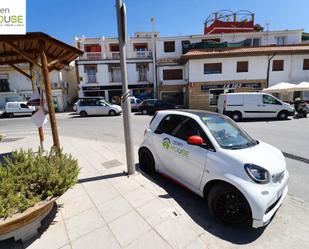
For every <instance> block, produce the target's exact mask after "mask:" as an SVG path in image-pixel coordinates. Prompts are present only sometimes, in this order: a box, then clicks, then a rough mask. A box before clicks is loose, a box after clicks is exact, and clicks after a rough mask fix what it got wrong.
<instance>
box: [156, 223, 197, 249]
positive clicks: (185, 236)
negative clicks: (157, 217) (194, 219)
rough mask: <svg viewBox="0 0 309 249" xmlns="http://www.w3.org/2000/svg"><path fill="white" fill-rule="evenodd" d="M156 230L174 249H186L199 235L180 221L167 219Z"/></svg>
mask: <svg viewBox="0 0 309 249" xmlns="http://www.w3.org/2000/svg"><path fill="white" fill-rule="evenodd" d="M155 229H156V230H157V231H158V233H159V234H160V235H161V236H162V237H163V238H164V239H165V240H166V241H168V242H169V243H170V244H171V245H172V247H173V248H184V247H185V246H187V245H189V244H190V243H191V242H192V241H193V240H194V239H196V238H197V234H196V233H195V232H194V231H193V230H192V229H190V228H189V227H187V226H186V224H185V223H183V222H181V221H179V220H178V219H173V218H169V219H166V220H165V221H163V222H162V223H160V224H159V225H157V226H156V227H155Z"/></svg>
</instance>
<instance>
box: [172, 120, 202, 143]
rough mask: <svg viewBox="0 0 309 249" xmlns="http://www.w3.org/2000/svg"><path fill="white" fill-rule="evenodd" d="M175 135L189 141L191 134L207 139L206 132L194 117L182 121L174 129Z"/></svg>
mask: <svg viewBox="0 0 309 249" xmlns="http://www.w3.org/2000/svg"><path fill="white" fill-rule="evenodd" d="M173 136H175V137H177V138H179V139H182V140H185V141H187V140H188V138H189V137H191V136H200V137H201V138H203V140H204V141H205V140H206V135H205V132H204V131H203V130H202V128H201V127H200V125H199V124H198V123H197V122H196V121H195V120H193V119H192V118H186V119H185V120H184V121H183V122H182V123H180V124H179V125H178V126H177V127H176V129H175V130H174V131H173ZM205 142H206V141H205Z"/></svg>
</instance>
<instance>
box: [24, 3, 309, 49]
mask: <svg viewBox="0 0 309 249" xmlns="http://www.w3.org/2000/svg"><path fill="white" fill-rule="evenodd" d="M26 1H27V31H28V32H29V31H42V32H45V33H48V34H50V35H52V36H54V37H56V38H58V39H60V40H63V41H65V42H67V43H70V44H73V41H74V37H75V36H82V35H85V36H86V37H101V36H105V37H115V36H117V23H116V11H115V0H88V1H87V0H83V1H82V0H26ZM125 3H126V5H127V17H128V33H129V35H133V33H134V32H135V31H150V30H151V24H150V17H152V16H154V17H155V19H156V25H155V30H156V31H159V32H160V34H161V36H175V35H188V34H201V33H203V23H204V20H205V19H206V17H207V16H208V15H209V14H210V13H212V12H214V11H218V10H221V9H229V10H233V11H237V10H243V9H245V10H250V11H252V12H254V13H255V16H256V19H255V20H256V23H260V24H261V25H262V26H264V25H265V23H266V22H268V23H270V26H269V29H270V30H284V29H305V31H307V32H309V18H308V10H309V1H308V0H294V1H290V0H281V1H278V0H247V1H244V0H126V1H125Z"/></svg>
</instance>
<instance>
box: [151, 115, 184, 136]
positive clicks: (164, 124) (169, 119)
mask: <svg viewBox="0 0 309 249" xmlns="http://www.w3.org/2000/svg"><path fill="white" fill-rule="evenodd" d="M184 120H185V117H183V116H180V115H168V116H166V117H165V118H164V119H163V120H162V121H161V122H160V124H159V126H158V128H157V129H156V131H155V133H157V134H162V133H166V134H169V135H172V132H173V131H174V130H175V128H176V127H177V126H178V125H179V124H180V123H181V122H183V121H184Z"/></svg>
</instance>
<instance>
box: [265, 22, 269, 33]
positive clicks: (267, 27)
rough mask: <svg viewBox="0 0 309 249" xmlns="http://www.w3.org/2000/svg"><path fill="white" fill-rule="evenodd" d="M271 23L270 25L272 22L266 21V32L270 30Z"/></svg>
mask: <svg viewBox="0 0 309 249" xmlns="http://www.w3.org/2000/svg"><path fill="white" fill-rule="evenodd" d="M269 25H270V22H269V21H266V23H265V26H266V32H268V31H269Z"/></svg>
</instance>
